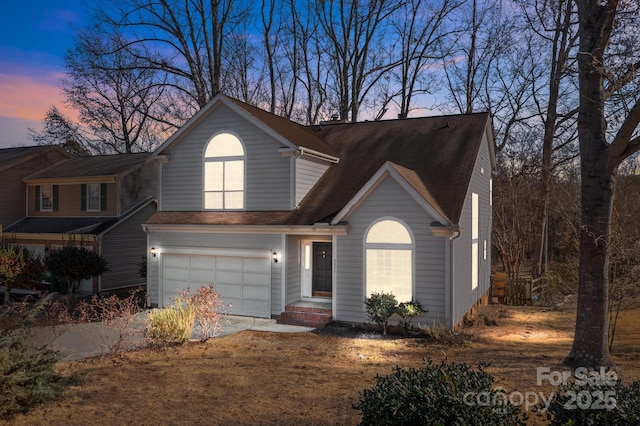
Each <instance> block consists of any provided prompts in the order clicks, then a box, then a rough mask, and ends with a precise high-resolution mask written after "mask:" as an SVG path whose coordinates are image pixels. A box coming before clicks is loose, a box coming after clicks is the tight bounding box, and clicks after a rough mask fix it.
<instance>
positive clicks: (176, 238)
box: [147, 232, 283, 315]
mask: <svg viewBox="0 0 640 426" xmlns="http://www.w3.org/2000/svg"><path fill="white" fill-rule="evenodd" d="M281 246H282V236H281V235H278V234H216V233H180V232H153V233H151V234H150V235H149V247H156V248H158V250H159V251H160V254H159V255H158V257H156V258H150V259H149V267H148V290H147V292H148V293H149V296H150V303H151V304H152V305H157V304H158V291H159V289H158V281H159V270H158V268H159V266H160V262H159V257H160V256H162V250H163V247H164V248H166V247H188V248H191V249H198V248H211V249H244V250H270V251H273V250H275V251H277V252H279V253H280V252H282V247H281ZM282 265H283V262H278V263H273V262H272V263H271V313H272V314H273V315H278V314H280V313H281V312H282V309H281V303H280V301H281V300H282V293H281V289H282V269H283V267H282ZM212 284H213V285H214V286H215V283H212Z"/></svg>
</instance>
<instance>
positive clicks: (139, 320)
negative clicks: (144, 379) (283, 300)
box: [33, 312, 313, 361]
mask: <svg viewBox="0 0 640 426" xmlns="http://www.w3.org/2000/svg"><path fill="white" fill-rule="evenodd" d="M145 318H146V312H141V313H140V314H138V315H136V317H135V318H134V320H133V321H134V322H133V324H134V325H133V327H131V328H132V329H133V330H135V331H136V332H134V333H132V334H133V335H131V334H128V335H126V336H124V337H123V339H122V342H121V343H120V345H121V346H120V348H122V349H124V350H128V349H134V348H137V347H140V345H141V344H142V342H143V337H142V330H143V329H144V321H145ZM243 330H254V331H269V332H276V333H303V332H307V331H311V330H313V328H311V327H301V326H296V325H284V324H278V323H276V320H273V319H267V318H252V317H241V316H235V315H229V316H227V317H226V318H224V319H223V320H222V332H221V333H220V335H221V336H224V335H228V334H232V333H237V332H239V331H243ZM194 337H197V336H195V333H194ZM33 339H34V342H35V343H36V344H37V345H43V344H50V345H51V348H52V349H57V350H61V351H63V353H64V354H65V356H64V358H63V359H62V360H63V361H71V360H77V359H83V358H91V357H94V356H100V355H106V354H108V353H110V352H112V351H113V348H114V346H115V345H116V344H118V341H119V340H120V339H119V331H118V330H117V329H116V328H115V327H107V326H104V325H103V324H102V323H99V322H93V323H82V324H64V325H59V326H52V327H36V328H35V329H34V335H33Z"/></svg>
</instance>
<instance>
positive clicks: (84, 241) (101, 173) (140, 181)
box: [4, 153, 158, 293]
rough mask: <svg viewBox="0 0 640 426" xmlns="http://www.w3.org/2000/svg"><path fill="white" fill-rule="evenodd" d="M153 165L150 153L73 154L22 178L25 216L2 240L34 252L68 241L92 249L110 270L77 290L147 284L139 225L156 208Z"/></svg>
mask: <svg viewBox="0 0 640 426" xmlns="http://www.w3.org/2000/svg"><path fill="white" fill-rule="evenodd" d="M157 169H158V167H157V164H156V163H155V162H154V161H152V160H151V158H150V154H148V153H139V154H117V155H103V156H94V157H75V158H71V159H68V160H65V161H62V162H59V163H56V164H54V165H52V166H49V167H46V168H43V169H42V170H40V171H38V172H35V173H32V174H31V175H29V176H27V177H25V178H24V179H23V182H24V184H25V185H26V198H27V202H26V204H25V205H23V209H25V208H26V211H23V219H21V220H20V221H18V222H16V223H14V224H12V225H10V226H8V227H7V228H5V230H4V237H5V239H7V240H9V241H10V242H12V243H16V244H20V245H23V246H26V247H28V248H30V249H32V250H35V251H36V252H38V253H43V254H46V252H47V251H48V250H51V249H55V248H57V247H60V246H63V245H66V244H77V245H82V246H85V247H87V248H91V249H92V250H95V251H96V252H98V254H100V255H101V256H102V257H104V258H105V259H106V260H107V262H108V267H109V272H107V273H105V274H103V275H102V276H100V277H97V278H95V279H93V280H87V281H86V282H83V283H81V286H80V289H79V292H80V293H104V292H110V291H115V290H118V289H125V288H129V287H135V286H145V285H146V280H145V279H144V278H141V277H140V276H139V273H138V270H139V264H140V263H141V262H144V261H145V259H146V251H147V237H146V234H145V233H144V232H143V230H142V224H143V223H144V222H145V221H146V220H147V219H149V218H150V217H151V216H152V215H153V214H154V213H155V212H156V199H155V196H156V193H157V180H158V171H157Z"/></svg>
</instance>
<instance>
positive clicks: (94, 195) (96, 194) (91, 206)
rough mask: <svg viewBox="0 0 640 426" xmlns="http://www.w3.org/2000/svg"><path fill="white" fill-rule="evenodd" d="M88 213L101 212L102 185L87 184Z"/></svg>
mask: <svg viewBox="0 0 640 426" xmlns="http://www.w3.org/2000/svg"><path fill="white" fill-rule="evenodd" d="M87 211H88V212H98V211H100V184H99V183H88V184H87Z"/></svg>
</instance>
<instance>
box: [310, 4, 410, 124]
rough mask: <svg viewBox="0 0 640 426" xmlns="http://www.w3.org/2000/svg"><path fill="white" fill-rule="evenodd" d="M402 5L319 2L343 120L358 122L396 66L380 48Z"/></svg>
mask: <svg viewBox="0 0 640 426" xmlns="http://www.w3.org/2000/svg"><path fill="white" fill-rule="evenodd" d="M399 5H400V3H399V2H394V1H391V0H348V1H340V2H334V1H331V0H320V1H318V2H317V13H318V17H319V22H320V24H321V28H322V30H323V32H324V34H323V35H324V36H326V39H327V47H326V49H327V52H328V55H329V56H330V58H331V59H330V60H331V62H332V64H333V65H334V67H335V68H334V70H333V83H334V85H335V87H334V90H335V92H336V95H337V98H338V110H339V114H340V119H341V120H345V121H347V120H351V121H357V120H358V113H359V111H360V106H361V105H362V103H363V101H364V99H365V98H366V97H367V95H368V94H369V91H370V90H371V88H372V87H373V86H374V85H375V83H376V82H377V81H378V80H379V79H380V78H381V77H382V76H383V75H384V74H385V73H386V72H388V71H389V70H390V69H391V68H393V67H394V66H395V64H394V63H391V62H390V60H389V58H388V57H387V56H386V55H383V52H384V51H386V49H381V48H380V47H381V46H382V45H383V42H384V30H385V29H386V25H387V22H388V18H389V17H390V16H391V15H392V14H393V12H394V11H395V10H396V9H397V8H398V7H399Z"/></svg>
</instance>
